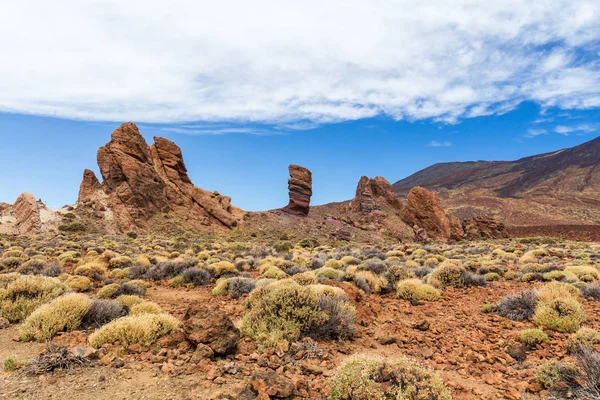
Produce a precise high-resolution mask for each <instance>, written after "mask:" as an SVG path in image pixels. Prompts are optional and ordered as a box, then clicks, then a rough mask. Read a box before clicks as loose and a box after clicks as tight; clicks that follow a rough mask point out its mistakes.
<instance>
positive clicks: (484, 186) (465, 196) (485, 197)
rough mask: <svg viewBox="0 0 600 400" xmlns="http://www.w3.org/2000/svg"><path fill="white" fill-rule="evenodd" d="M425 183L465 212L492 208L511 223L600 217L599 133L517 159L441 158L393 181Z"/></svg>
mask: <svg viewBox="0 0 600 400" xmlns="http://www.w3.org/2000/svg"><path fill="white" fill-rule="evenodd" d="M414 186H423V187H425V188H427V189H430V190H433V191H436V192H438V194H439V195H440V197H441V198H442V201H443V202H444V204H445V205H446V206H447V207H450V208H451V209H453V211H454V212H455V213H456V214H458V215H459V216H460V217H469V216H472V215H473V214H477V213H487V214H491V215H492V216H494V217H497V218H498V219H500V220H503V221H504V222H506V223H507V224H510V225H544V224H546V223H548V224H558V223H560V224H598V223H600V137H596V138H595V139H593V140H590V141H589V142H586V143H583V144H581V145H578V146H575V147H571V148H567V149H563V150H558V151H554V152H550V153H544V154H538V155H534V156H530V157H525V158H521V159H519V160H516V161H472V162H449V163H439V164H434V165H432V166H430V167H427V168H425V169H423V170H421V171H418V172H416V173H415V174H413V175H411V176H409V177H407V178H404V179H401V180H399V181H398V182H396V183H394V184H393V187H394V190H395V191H396V193H398V194H399V195H401V196H405V195H406V194H407V193H408V191H409V190H410V188H412V187H414Z"/></svg>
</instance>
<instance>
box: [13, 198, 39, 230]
mask: <svg viewBox="0 0 600 400" xmlns="http://www.w3.org/2000/svg"><path fill="white" fill-rule="evenodd" d="M14 209H15V218H16V220H17V221H16V226H17V230H18V231H19V233H21V234H26V233H38V232H40V230H41V229H42V220H41V218H40V208H39V205H38V202H37V201H36V200H35V197H33V195H31V194H29V193H23V194H22V195H20V196H19V197H18V198H17V201H15V205H14Z"/></svg>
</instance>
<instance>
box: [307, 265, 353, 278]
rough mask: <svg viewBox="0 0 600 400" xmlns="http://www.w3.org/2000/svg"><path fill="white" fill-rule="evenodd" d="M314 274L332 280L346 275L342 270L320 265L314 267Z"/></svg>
mask: <svg viewBox="0 0 600 400" xmlns="http://www.w3.org/2000/svg"><path fill="white" fill-rule="evenodd" d="M314 274H315V276H316V277H317V278H327V279H333V280H338V281H339V280H342V279H344V276H346V274H345V273H344V271H341V270H339V269H333V268H329V267H321V268H319V269H316V270H315V271H314Z"/></svg>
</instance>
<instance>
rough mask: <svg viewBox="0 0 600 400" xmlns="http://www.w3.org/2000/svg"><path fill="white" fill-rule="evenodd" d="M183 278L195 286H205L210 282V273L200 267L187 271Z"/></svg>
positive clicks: (184, 272)
mask: <svg viewBox="0 0 600 400" xmlns="http://www.w3.org/2000/svg"><path fill="white" fill-rule="evenodd" d="M182 276H183V279H184V280H185V282H186V283H191V284H192V285H194V286H204V285H206V284H208V282H210V272H208V271H206V270H204V269H202V268H198V267H191V268H188V269H186V270H185V271H183V274H182Z"/></svg>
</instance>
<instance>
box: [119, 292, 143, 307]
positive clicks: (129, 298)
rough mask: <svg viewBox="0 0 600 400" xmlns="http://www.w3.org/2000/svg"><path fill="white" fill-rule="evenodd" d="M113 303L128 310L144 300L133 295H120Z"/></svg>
mask: <svg viewBox="0 0 600 400" xmlns="http://www.w3.org/2000/svg"><path fill="white" fill-rule="evenodd" d="M115 301H116V302H117V303H119V304H121V305H122V306H124V307H127V309H128V310H129V309H131V307H133V306H134V305H136V304H140V303H142V302H143V301H144V299H142V298H141V297H139V296H136V295H133V294H122V295H120V296H119V297H117V298H116V299H115Z"/></svg>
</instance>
